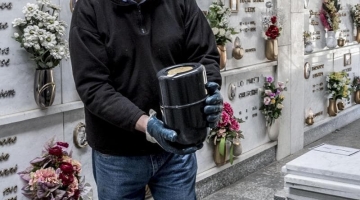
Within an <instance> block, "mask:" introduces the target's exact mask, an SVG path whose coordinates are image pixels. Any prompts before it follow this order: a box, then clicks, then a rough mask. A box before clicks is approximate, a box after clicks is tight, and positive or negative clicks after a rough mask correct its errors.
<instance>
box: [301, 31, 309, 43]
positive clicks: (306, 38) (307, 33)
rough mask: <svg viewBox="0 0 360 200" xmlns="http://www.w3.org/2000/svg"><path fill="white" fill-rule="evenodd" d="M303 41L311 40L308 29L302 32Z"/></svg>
mask: <svg viewBox="0 0 360 200" xmlns="http://www.w3.org/2000/svg"><path fill="white" fill-rule="evenodd" d="M303 37H304V43H306V42H309V41H310V40H311V33H310V31H304V33H303Z"/></svg>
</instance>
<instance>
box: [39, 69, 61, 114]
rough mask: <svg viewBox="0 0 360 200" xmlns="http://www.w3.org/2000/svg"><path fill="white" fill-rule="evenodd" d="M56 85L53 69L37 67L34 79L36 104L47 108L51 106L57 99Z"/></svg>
mask: <svg viewBox="0 0 360 200" xmlns="http://www.w3.org/2000/svg"><path fill="white" fill-rule="evenodd" d="M55 89H56V85H55V82H54V73H53V70H52V69H37V70H36V72H35V80H34V98H35V102H36V104H37V105H38V106H39V107H40V108H41V109H45V108H48V107H49V106H51V105H52V104H53V102H54V99H55Z"/></svg>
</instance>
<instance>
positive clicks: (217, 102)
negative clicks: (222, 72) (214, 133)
mask: <svg viewBox="0 0 360 200" xmlns="http://www.w3.org/2000/svg"><path fill="white" fill-rule="evenodd" d="M205 88H206V89H207V91H208V94H209V96H208V97H207V98H206V100H205V103H206V106H205V108H204V113H205V115H206V120H207V121H208V123H209V127H210V128H214V127H216V125H217V123H218V121H219V120H220V117H221V112H222V109H223V98H222V96H221V94H220V91H219V88H220V86H219V84H217V83H215V82H208V83H206V85H205Z"/></svg>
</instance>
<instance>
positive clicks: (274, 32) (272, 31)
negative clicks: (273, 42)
mask: <svg viewBox="0 0 360 200" xmlns="http://www.w3.org/2000/svg"><path fill="white" fill-rule="evenodd" d="M265 35H266V36H268V37H269V38H271V39H276V38H277V37H278V36H279V28H278V27H277V26H275V25H271V26H270V27H269V28H268V30H267V31H266V33H265Z"/></svg>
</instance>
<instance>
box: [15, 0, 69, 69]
mask: <svg viewBox="0 0 360 200" xmlns="http://www.w3.org/2000/svg"><path fill="white" fill-rule="evenodd" d="M59 11H60V7H59V6H58V5H54V4H52V3H51V2H50V0H37V4H32V3H27V5H26V6H24V8H23V10H22V12H23V13H24V16H25V18H16V19H14V21H13V22H12V24H13V27H17V28H18V30H19V32H15V33H14V38H15V40H16V41H18V42H19V43H20V44H21V47H23V48H24V49H25V50H26V51H27V52H29V53H30V54H32V57H31V58H32V59H33V60H35V62H36V64H37V69H51V68H54V67H56V66H57V65H59V63H60V61H61V60H62V59H68V58H69V57H70V54H69V47H68V42H67V41H66V40H65V39H63V36H64V35H65V27H66V26H67V25H66V23H65V22H64V21H60V20H59V19H58V18H59Z"/></svg>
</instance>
